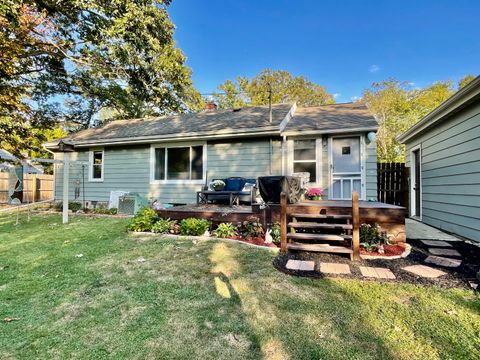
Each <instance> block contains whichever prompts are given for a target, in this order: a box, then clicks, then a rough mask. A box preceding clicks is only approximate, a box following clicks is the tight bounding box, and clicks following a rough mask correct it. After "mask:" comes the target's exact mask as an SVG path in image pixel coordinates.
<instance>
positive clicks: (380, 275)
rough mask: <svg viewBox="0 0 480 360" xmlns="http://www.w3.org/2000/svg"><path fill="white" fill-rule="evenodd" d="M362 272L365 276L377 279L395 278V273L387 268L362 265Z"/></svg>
mask: <svg viewBox="0 0 480 360" xmlns="http://www.w3.org/2000/svg"><path fill="white" fill-rule="evenodd" d="M360 272H361V273H362V275H363V276H365V277H371V278H376V279H395V275H394V274H393V273H392V272H391V271H390V269H387V268H379V267H370V266H360Z"/></svg>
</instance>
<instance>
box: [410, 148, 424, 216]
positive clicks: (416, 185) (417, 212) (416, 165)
mask: <svg viewBox="0 0 480 360" xmlns="http://www.w3.org/2000/svg"><path fill="white" fill-rule="evenodd" d="M412 155H413V156H412V167H413V176H412V193H413V199H412V200H413V204H412V205H413V206H412V216H417V217H421V216H422V203H421V191H422V184H421V181H422V180H421V175H422V172H421V168H420V161H421V159H420V149H417V150H414V151H413V152H412Z"/></svg>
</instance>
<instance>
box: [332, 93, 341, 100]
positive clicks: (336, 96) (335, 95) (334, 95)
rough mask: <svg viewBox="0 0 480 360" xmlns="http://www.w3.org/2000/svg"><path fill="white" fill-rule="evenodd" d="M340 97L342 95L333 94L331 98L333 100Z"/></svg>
mask: <svg viewBox="0 0 480 360" xmlns="http://www.w3.org/2000/svg"><path fill="white" fill-rule="evenodd" d="M340 95H342V94H339V93H335V94H333V98H334V99H337V98H338V97H339V96H340Z"/></svg>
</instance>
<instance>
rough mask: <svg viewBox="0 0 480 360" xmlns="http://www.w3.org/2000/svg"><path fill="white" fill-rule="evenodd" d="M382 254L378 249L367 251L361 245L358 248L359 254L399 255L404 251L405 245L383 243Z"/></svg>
mask: <svg viewBox="0 0 480 360" xmlns="http://www.w3.org/2000/svg"><path fill="white" fill-rule="evenodd" d="M383 250H384V251H385V253H384V254H380V253H379V252H378V251H372V252H368V251H367V250H365V249H364V248H363V247H361V248H360V254H362V255H370V256H399V255H402V254H403V252H404V251H405V247H404V246H401V245H383Z"/></svg>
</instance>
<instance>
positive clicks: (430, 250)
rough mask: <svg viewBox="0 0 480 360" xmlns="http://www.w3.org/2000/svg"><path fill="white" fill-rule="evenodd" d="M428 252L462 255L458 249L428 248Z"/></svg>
mask: <svg viewBox="0 0 480 360" xmlns="http://www.w3.org/2000/svg"><path fill="white" fill-rule="evenodd" d="M428 252H429V253H430V254H433V255H445V256H462V255H460V253H459V252H458V251H457V250H454V249H436V248H428Z"/></svg>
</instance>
